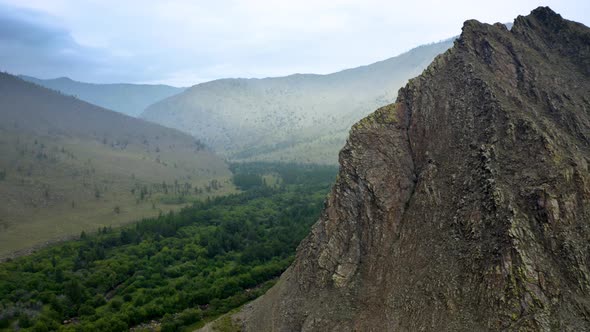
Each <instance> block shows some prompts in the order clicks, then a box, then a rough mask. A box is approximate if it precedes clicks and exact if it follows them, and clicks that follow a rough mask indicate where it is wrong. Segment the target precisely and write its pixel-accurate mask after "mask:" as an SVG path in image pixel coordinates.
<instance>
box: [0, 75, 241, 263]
mask: <svg viewBox="0 0 590 332" xmlns="http://www.w3.org/2000/svg"><path fill="white" fill-rule="evenodd" d="M0 102H1V103H2V108H1V112H0V120H1V121H0V156H1V157H0V179H1V178H2V176H1V174H2V173H5V174H6V176H5V178H4V179H1V180H0V257H2V256H6V255H8V254H9V253H11V252H14V251H15V250H23V249H27V248H31V247H33V246H37V245H42V244H44V243H45V242H47V241H54V240H57V239H61V238H64V237H69V236H72V235H78V234H79V233H80V232H81V231H82V230H86V231H89V230H90V231H92V230H96V229H97V228H98V227H104V226H110V225H119V224H123V223H127V222H130V221H133V220H135V219H138V218H141V217H145V216H151V215H157V214H158V213H159V212H160V211H168V210H170V209H177V208H179V207H181V206H184V205H185V204H182V203H183V202H184V201H190V200H194V199H202V198H205V197H207V196H212V195H219V194H223V193H227V192H232V191H234V189H233V186H232V185H231V184H230V183H229V181H228V180H229V176H230V174H231V173H230V172H229V170H228V169H227V165H226V164H225V163H224V162H223V161H222V160H220V159H219V158H218V157H216V156H215V155H213V154H212V153H211V152H209V151H207V150H205V149H204V148H203V146H202V145H200V144H199V143H198V142H196V141H195V140H194V139H193V138H192V137H190V136H188V135H185V134H182V133H180V132H177V131H175V130H171V129H168V128H164V127H161V126H158V125H153V124H149V123H146V122H144V121H142V120H137V119H133V118H130V117H126V116H122V115H120V114H118V113H115V112H111V111H107V110H104V109H101V108H98V107H95V106H93V105H90V104H86V103H84V102H81V101H79V100H76V99H74V98H72V97H65V96H62V95H59V94H57V93H55V92H52V91H50V90H47V89H44V88H41V87H38V86H35V85H33V84H30V83H26V82H24V81H22V80H20V79H18V78H15V77H12V76H10V75H6V74H1V76H0ZM212 180H217V181H218V183H220V184H221V188H218V189H216V190H213V189H212V190H207V188H208V187H209V188H210V187H211V186H210V185H211V181H212ZM163 182H166V184H167V188H166V191H167V192H168V193H165V190H164V189H163V187H162V185H161V184H162V183H163ZM175 182H176V183H178V184H179V186H176V187H174V183H175ZM187 183H188V184H189V185H190V190H188V191H189V192H190V193H188V194H185V195H184V197H182V198H181V199H180V198H179V196H180V195H179V194H177V193H175V192H178V191H179V190H178V188H179V187H180V185H185V184H187ZM195 187H197V188H198V190H197V192H195V191H194V188H195ZM215 187H218V186H215ZM142 188H144V191H145V192H144V193H143V194H142V193H141V191H142V190H141V189H142ZM132 190H133V191H134V192H132ZM164 202H172V203H181V204H164ZM116 207H118V208H119V209H118V210H119V211H118V213H117V212H116V211H115V208H116Z"/></svg>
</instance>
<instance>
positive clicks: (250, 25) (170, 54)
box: [0, 0, 590, 85]
mask: <svg viewBox="0 0 590 332" xmlns="http://www.w3.org/2000/svg"><path fill="white" fill-rule="evenodd" d="M539 5H550V6H551V7H552V8H554V9H555V10H556V11H557V12H560V13H561V14H562V15H563V16H564V17H566V18H568V19H573V20H577V21H581V22H583V23H585V24H588V23H589V22H590V2H587V1H576V0H560V1H558V0H546V1H545V2H539V1H535V0H523V1H518V2H514V1H511V0H496V1H493V2H478V3H477V4H474V3H473V2H472V1H467V0H447V1H435V0H425V1H396V0H363V1H361V0H322V1H318V0H298V1H286V0H285V1H282V0H219V1H192V0H167V1H163V0H162V1H159V0H152V1H145V0H126V1H120V0H101V1H96V0H88V1H78V0H52V1H47V0H0V51H2V53H1V55H0V60H1V63H0V66H3V67H4V68H2V69H5V70H9V71H11V72H17V73H25V74H29V75H33V76H43V77H54V76H70V77H72V78H74V79H78V80H84V81H91V82H121V81H127V82H165V83H172V84H176V85H191V84H194V83H199V82H201V81H205V80H211V79H216V78H223V77H267V76H274V75H288V74H292V73H295V72H305V73H329V72H334V71H337V70H341V69H345V68H350V67H356V66H359V65H365V64H369V63H372V62H375V61H379V60H383V59H386V58H388V57H391V56H395V55H397V54H399V53H401V52H404V51H407V50H409V49H411V48H412V47H415V46H418V45H421V44H425V43H430V42H433V41H438V40H442V39H445V38H448V37H451V36H454V35H457V34H459V33H460V28H461V26H462V23H463V21H464V20H466V19H471V18H475V19H478V20H480V21H483V22H490V23H493V22H498V21H499V22H510V21H512V19H514V18H515V17H516V16H517V15H519V14H523V15H526V14H528V12H529V11H530V10H531V9H533V8H535V7H537V6H539Z"/></svg>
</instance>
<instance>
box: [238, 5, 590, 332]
mask: <svg viewBox="0 0 590 332" xmlns="http://www.w3.org/2000/svg"><path fill="white" fill-rule="evenodd" d="M339 159H340V165H341V168H340V173H339V176H338V179H337V181H336V184H335V186H334V188H333V190H332V192H331V194H330V196H329V197H328V199H327V202H326V206H325V210H324V212H323V215H322V217H321V219H320V220H319V221H318V223H317V224H316V225H315V226H314V227H313V230H312V232H311V234H310V235H309V236H308V237H307V238H306V239H305V240H304V241H303V242H302V243H301V245H300V246H299V248H298V252H297V257H296V260H295V262H294V263H293V265H292V266H291V267H290V268H289V269H288V270H287V271H286V272H285V273H284V274H283V276H282V277H281V279H280V281H279V282H278V284H277V285H276V286H275V287H274V288H272V289H271V290H270V291H269V292H268V293H267V294H266V295H265V296H263V297H262V298H260V299H258V300H257V301H255V302H254V303H253V304H251V305H249V306H247V307H246V308H245V309H244V310H243V312H242V313H241V314H239V315H238V317H241V319H242V324H243V326H244V329H245V330H247V331H458V330H460V331H485V330H555V331H569V330H571V331H581V330H590V175H589V170H588V164H589V163H590V29H589V28H587V27H586V26H584V25H582V24H578V23H575V22H571V21H567V20H565V19H563V18H562V17H561V16H560V15H558V14H556V13H554V12H553V11H552V10H551V9H549V8H543V7H541V8H538V9H535V10H534V11H532V12H531V14H530V15H528V16H525V17H522V16H520V17H518V18H517V19H516V20H515V21H514V26H513V28H512V29H511V30H508V29H506V27H505V26H504V25H502V24H494V25H488V24H482V23H479V22H477V21H467V22H465V25H464V27H463V32H462V35H461V37H460V38H459V39H458V40H457V41H456V42H455V45H454V47H453V48H452V49H450V50H449V51H447V52H446V53H444V54H443V55H441V56H439V57H437V58H436V59H435V60H434V62H433V63H432V64H431V65H430V66H429V67H428V69H426V70H425V71H424V73H423V74H422V75H421V76H419V77H417V78H415V79H413V80H411V81H410V83H409V84H408V85H407V86H406V87H405V88H402V89H401V90H400V92H399V96H398V99H397V102H396V103H395V104H392V105H390V106H387V107H384V108H381V109H379V110H377V111H376V112H374V113H373V114H371V115H370V116H368V117H367V118H365V119H363V120H361V121H360V122H358V123H357V124H356V125H354V127H353V128H352V129H351V131H350V137H349V139H348V141H347V143H346V146H345V147H344V148H343V149H342V151H341V152H340V158H339Z"/></svg>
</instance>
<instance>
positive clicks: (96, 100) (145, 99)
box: [20, 75, 184, 116]
mask: <svg viewBox="0 0 590 332" xmlns="http://www.w3.org/2000/svg"><path fill="white" fill-rule="evenodd" d="M20 78H22V79H24V80H25V81H29V82H32V83H35V84H39V85H41V86H44V87H46V88H49V89H52V90H56V91H59V92H62V93H63V94H66V95H71V96H75V97H77V98H80V99H82V100H84V101H87V102H89V103H91V104H94V105H98V106H101V107H104V108H106V109H110V110H113V111H117V112H121V113H123V114H127V115H130V116H138V115H139V114H140V113H141V112H143V111H144V110H145V108H146V107H148V106H149V105H151V104H153V103H155V102H157V101H160V100H162V99H165V98H168V97H170V96H173V95H175V94H177V93H180V92H182V91H184V88H177V87H173V86H169V85H150V84H128V83H120V84H95V83H85V82H78V81H74V80H72V79H69V78H67V77H61V78H55V79H47V80H44V79H39V78H35V77H31V76H24V75H21V76H20Z"/></svg>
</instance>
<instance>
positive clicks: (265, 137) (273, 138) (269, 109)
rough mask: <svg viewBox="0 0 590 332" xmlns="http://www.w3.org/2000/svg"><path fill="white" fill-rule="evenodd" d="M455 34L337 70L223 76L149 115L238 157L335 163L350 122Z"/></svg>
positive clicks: (390, 95) (387, 96)
mask: <svg viewBox="0 0 590 332" xmlns="http://www.w3.org/2000/svg"><path fill="white" fill-rule="evenodd" d="M452 44H453V41H452V39H449V40H446V41H443V42H439V43H434V44H430V45H424V46H420V47H418V48H415V49H413V50H411V51H409V52H407V53H404V54H401V55H399V56H397V57H394V58H390V59H387V60H385V61H381V62H377V63H374V64H371V65H368V66H364V67H358V68H354V69H348V70H344V71H341V72H337V73H334V74H330V75H311V74H306V75H300V74H296V75H291V76H287V77H276V78H265V79H222V80H217V81H212V82H207V83H202V84H198V85H195V86H193V87H191V88H189V89H187V90H186V91H184V92H183V93H181V94H178V95H175V96H173V97H170V98H168V99H165V100H163V101H161V102H158V103H156V104H154V105H152V106H150V107H149V108H148V109H146V111H145V112H144V113H143V114H142V117H143V118H144V119H147V120H150V121H154V122H156V123H160V124H163V125H165V126H168V127H171V128H177V129H180V130H182V131H185V132H187V133H191V134H193V135H195V137H198V138H199V139H201V140H202V141H203V142H205V143H207V144H209V145H210V146H212V147H213V148H214V149H215V150H216V151H217V152H218V153H221V154H223V155H225V156H227V157H229V158H230V159H233V160H250V161H251V160H267V161H268V160H274V161H277V160H279V161H295V162H305V163H309V162H316V163H328V164H336V163H337V156H338V151H339V150H340V149H341V148H342V146H344V142H345V141H346V136H347V135H348V130H349V129H350V126H351V125H352V124H353V123H355V122H356V121H358V120H360V119H361V118H362V117H364V116H365V115H367V114H369V112H371V111H372V110H374V109H375V108H377V107H379V106H383V105H387V104H389V103H391V102H393V101H394V100H395V98H396V96H397V90H398V89H399V88H400V87H401V86H402V85H404V84H405V83H406V81H407V80H408V79H410V78H412V77H414V76H416V75H418V74H420V73H421V72H422V70H423V69H424V68H426V66H427V65H428V64H429V63H430V62H431V61H432V59H433V58H434V57H435V56H437V55H438V54H440V53H442V52H444V51H445V50H447V49H448V48H449V47H451V45H452Z"/></svg>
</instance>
